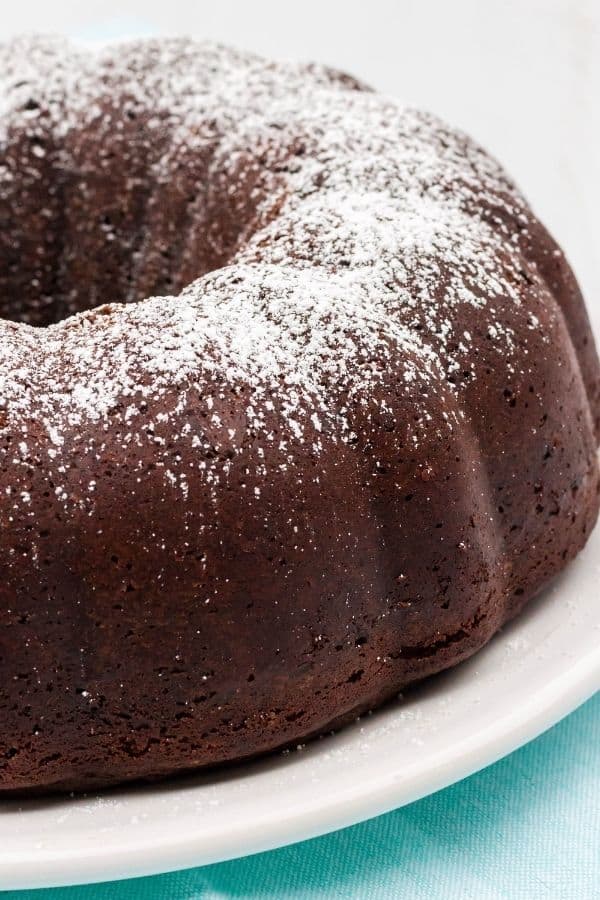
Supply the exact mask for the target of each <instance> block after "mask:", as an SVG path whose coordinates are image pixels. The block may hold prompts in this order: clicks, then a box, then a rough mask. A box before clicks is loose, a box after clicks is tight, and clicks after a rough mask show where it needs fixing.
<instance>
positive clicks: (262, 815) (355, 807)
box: [0, 528, 600, 888]
mask: <svg viewBox="0 0 600 900" xmlns="http://www.w3.org/2000/svg"><path fill="white" fill-rule="evenodd" d="M598 689H600V528H597V529H596V531H595V533H594V534H593V536H592V538H591V540H590V541H589V543H588V546H587V548H586V549H585V551H584V553H583V554H582V555H581V556H580V557H579V558H578V559H577V560H576V562H575V563H574V564H573V565H572V566H571V567H570V568H569V569H568V571H567V572H565V573H564V574H563V576H562V577H561V578H560V579H559V580H558V581H557V582H556V583H555V584H554V586H553V587H552V588H551V589H550V590H549V591H547V592H546V593H545V594H544V596H543V597H540V599H539V600H538V601H536V602H535V603H533V604H532V605H531V606H530V608H529V609H528V610H526V612H525V613H524V614H523V615H522V616H521V617H520V618H519V619H518V620H517V621H516V622H514V623H513V624H512V625H510V626H509V627H507V628H506V629H504V631H503V632H502V633H501V634H500V635H498V636H497V637H496V638H495V639H494V640H493V641H492V642H491V644H489V645H488V647H486V648H485V649H484V650H483V651H482V652H480V653H479V654H478V655H477V656H476V657H474V658H473V659H472V660H470V661H469V662H467V663H464V664H463V665H461V666H458V667H457V668H456V669H454V670H452V671H451V672H448V673H445V674H443V675H441V676H438V677H436V678H434V679H431V680H430V681H429V682H428V683H427V684H425V685H422V686H421V687H420V688H418V689H416V690H414V691H412V692H410V694H409V695H407V696H406V697H405V698H404V699H402V700H399V701H398V702H396V703H394V704H391V705H389V706H387V707H386V708H385V709H383V710H380V711H379V712H377V713H375V714H374V715H371V716H368V717H366V718H364V719H363V720H362V721H360V722H357V723H356V724H355V725H353V726H351V727H349V728H347V729H346V730H344V731H342V732H341V733H340V734H337V735H335V736H329V737H326V738H323V739H322V740H320V741H316V742H314V743H312V744H310V745H308V746H307V747H305V748H304V749H301V750H298V751H294V752H291V753H288V754H283V755H282V754H279V755H276V756H272V757H270V758H268V759H266V760H264V761H262V762H259V763H253V764H250V765H244V766H238V767H236V768H233V769H230V770H229V771H228V772H224V773H219V774H217V775H215V774H212V775H204V776H197V777H194V778H188V779H184V780H179V781H176V782H173V783H171V784H166V785H160V786H153V787H138V788H130V789H124V790H119V791H114V792H110V793H105V794H104V795H102V796H91V795H90V796H87V797H83V798H81V797H80V798H75V799H72V798H66V799H53V800H50V801H42V800H35V801H30V802H27V803H21V804H17V803H12V804H2V805H1V806H0V888H24V887H42V886H45V887H46V886H51V885H66V884H74V883H83V882H91V881H106V880H110V879H113V878H123V877H128V876H135V875H145V874H152V873H156V872H164V871H167V870H170V869H177V868H185V867H189V866H194V865H200V864H203V863H208V862H215V861H217V860H223V859H228V858H232V857H236V856H242V855H245V854H248V853H254V852H256V851H258V850H266V849H269V848H273V847H278V846H281V845H283V844H287V843H291V842H293V841H298V840H301V839H303V838H309V837H314V836H316V835H319V834H323V833H325V832H327V831H332V830H334V829H336V828H340V827H342V826H345V825H350V824H352V823H354V822H357V821H360V820H362V819H366V818H368V817H370V816H374V815H377V814H378V813H382V812H385V811H387V810H390V809H393V808H394V807H398V806H401V805H402V804H405V803H409V802H410V801H412V800H416V799H418V798H419V797H423V796H425V795H426V794H429V793H432V792H433V791H436V790H438V789H439V788H442V787H445V786H446V785H448V784H451V783H452V782H454V781H457V780H458V779H460V778H463V777H464V776H466V775H469V774H471V773H472V772H474V771H476V770H477V769H480V768H482V767H483V766H486V765H488V764H489V763H491V762H493V761H494V760H496V759H498V758H499V757H501V756H503V755H504V754H506V753H509V752H510V751H511V750H514V749H515V748H517V747H519V746H520V745H521V744H523V743H525V742H526V741H528V740H530V739H531V738H533V737H535V736H536V735H537V734H539V733H540V732H541V731H543V730H544V729H545V728H548V727H549V726H550V725H552V724H553V723H554V722H556V721H558V719H560V718H561V717H562V716H564V715H566V713H568V712H570V711H571V710H572V709H574V708H575V707H576V706H578V704H580V703H582V702H583V701H584V700H585V699H586V698H587V697H589V696H591V694H593V693H594V692H595V691H596V690H598Z"/></svg>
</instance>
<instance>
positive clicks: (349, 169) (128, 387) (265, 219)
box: [0, 40, 525, 504]
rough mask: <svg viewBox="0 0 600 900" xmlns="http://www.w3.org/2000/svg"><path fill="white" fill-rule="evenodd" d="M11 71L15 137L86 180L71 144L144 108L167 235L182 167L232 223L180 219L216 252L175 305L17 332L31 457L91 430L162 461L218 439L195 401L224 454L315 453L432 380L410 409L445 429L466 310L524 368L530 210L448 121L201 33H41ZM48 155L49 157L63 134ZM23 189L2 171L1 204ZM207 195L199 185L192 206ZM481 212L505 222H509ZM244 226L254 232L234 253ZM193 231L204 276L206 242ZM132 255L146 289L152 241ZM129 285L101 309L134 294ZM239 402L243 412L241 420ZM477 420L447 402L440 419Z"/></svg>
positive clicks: (54, 456)
mask: <svg viewBox="0 0 600 900" xmlns="http://www.w3.org/2000/svg"><path fill="white" fill-rule="evenodd" d="M1 60H2V67H1V70H2V73H3V77H2V82H1V83H0V137H1V139H2V141H3V143H4V144H5V145H8V144H10V142H11V140H13V139H14V135H15V134H16V133H17V134H18V133H20V132H21V131H22V130H26V131H27V133H30V134H33V135H35V134H36V128H37V127H38V124H36V123H37V122H38V120H39V128H40V129H41V132H40V133H43V135H45V136H47V135H48V134H50V135H52V140H53V141H54V142H55V143H56V145H57V146H58V147H59V155H58V163H57V164H59V165H60V167H61V170H65V171H69V169H70V168H72V167H73V165H74V163H73V159H72V157H71V156H70V153H71V152H72V151H71V150H69V147H70V146H71V144H70V142H71V143H72V141H73V138H74V136H75V137H76V136H77V135H78V134H82V133H84V132H86V130H89V129H92V130H93V129H99V130H101V129H102V127H103V126H102V121H103V117H105V116H106V115H107V105H106V97H107V96H108V97H110V98H111V108H112V113H111V115H113V116H114V109H115V108H116V109H117V110H118V111H120V112H119V114H120V115H122V116H127V114H128V113H131V116H132V117H133V116H136V117H137V118H138V119H139V121H140V122H141V123H142V124H141V125H140V127H141V128H142V129H143V136H144V141H145V142H146V143H147V144H148V145H149V146H150V145H153V141H154V139H156V140H155V142H156V146H157V148H159V149H158V150H157V151H156V153H155V154H154V155H153V154H149V162H148V171H147V184H148V185H150V188H151V196H150V197H149V199H148V200H147V205H146V212H145V215H146V217H147V220H148V225H147V231H148V234H149V235H150V236H152V235H151V231H152V228H153V225H152V223H153V222H155V221H158V218H157V217H159V216H160V214H161V209H162V207H163V198H164V197H165V196H166V195H165V194H164V191H165V190H167V189H170V190H171V192H172V193H173V192H175V193H176V186H173V187H172V182H173V184H174V185H176V182H175V172H176V171H177V168H176V166H175V161H176V160H178V159H185V160H187V161H189V160H192V161H193V160H194V159H195V158H198V159H200V158H202V159H203V160H205V162H203V169H202V171H203V172H204V175H205V177H206V179H207V180H208V183H209V184H210V186H211V192H210V197H209V200H210V198H211V197H212V201H211V202H212V203H213V207H214V209H215V210H217V212H215V213H214V215H213V218H210V216H208V213H206V211H205V210H204V208H202V209H200V207H199V206H198V204H197V201H193V202H192V201H190V200H188V203H189V204H191V212H189V211H188V212H187V213H186V216H187V218H185V219H184V220H183V221H184V224H183V226H180V227H183V228H184V231H186V230H187V231H189V232H193V231H194V229H195V228H196V226H197V222H198V221H200V222H201V224H200V226H198V228H200V230H201V229H202V228H204V229H205V231H204V232H203V234H204V235H205V237H204V244H203V246H204V245H206V246H207V247H208V248H209V251H210V253H209V257H210V258H211V259H218V260H219V262H218V265H217V266H216V267H215V269H214V271H207V272H206V273H205V274H202V275H201V277H199V278H197V279H196V280H194V281H192V283H191V284H190V285H189V286H188V287H186V288H185V289H184V290H183V291H182V292H181V293H180V294H178V295H173V296H163V297H157V298H152V299H148V300H145V301H143V302H138V303H129V304H126V305H118V304H112V305H110V306H104V307H102V309H101V310H99V311H91V312H89V311H88V312H84V313H81V314H79V315H75V316H72V317H70V318H67V319H66V320H64V321H61V322H59V323H58V324H55V325H51V326H49V327H47V328H33V327H31V326H29V325H27V324H14V323H3V325H2V368H1V372H0V394H1V397H2V415H3V421H4V427H5V428H6V429H9V430H10V433H11V434H15V433H16V434H18V435H19V436H20V440H21V443H20V444H19V445H18V448H19V447H20V449H18V448H17V450H16V451H14V450H13V451H11V452H16V456H15V461H18V460H23V459H25V458H27V455H28V452H29V450H28V434H29V433H30V432H31V430H33V431H34V432H35V434H36V435H37V439H40V435H42V436H43V439H44V441H45V444H46V454H47V460H46V464H47V465H48V466H49V467H50V468H52V467H57V470H59V468H60V465H61V457H62V456H63V455H64V454H65V453H66V452H68V448H69V446H71V445H72V442H73V440H76V441H78V442H79V443H80V444H81V442H83V443H84V444H85V443H86V442H87V443H88V444H89V445H90V446H91V444H92V443H93V442H97V441H98V438H99V437H100V438H101V435H102V429H103V428H108V427H109V424H108V423H110V428H111V429H113V430H114V431H117V430H118V431H119V433H120V434H122V440H123V446H124V447H125V446H130V445H131V444H135V443H136V442H137V443H140V442H148V441H152V442H154V443H155V444H156V445H157V448H158V449H157V452H158V453H160V446H161V444H160V442H161V440H164V438H161V437H160V434H162V429H164V428H165V427H166V428H167V429H169V428H172V429H175V428H176V429H177V435H176V436H177V438H178V439H179V440H184V441H189V442H191V446H192V447H198V448H199V449H202V448H203V447H204V446H205V444H206V443H207V442H208V438H207V437H206V434H204V433H201V432H199V431H198V429H197V428H192V427H191V425H190V422H189V416H188V408H189V405H190V404H192V403H194V404H196V405H197V404H198V403H201V404H203V408H205V409H206V416H207V418H206V426H205V427H206V428H207V429H208V430H209V431H210V433H211V438H210V441H209V443H211V444H212V445H215V443H216V445H217V446H218V449H220V450H222V449H223V448H227V449H228V451H229V452H230V453H233V454H235V453H236V452H237V450H238V449H239V448H240V447H241V446H242V445H243V444H244V442H246V441H247V440H248V435H249V434H251V435H252V436H254V437H256V435H262V438H261V439H263V440H265V441H267V442H269V441H270V442H272V443H274V442H278V443H279V444H280V445H281V444H283V445H287V443H288V442H291V443H292V444H294V443H301V444H304V443H308V444H309V446H310V448H311V452H314V453H317V454H318V453H320V452H321V451H322V449H323V446H324V442H332V443H336V442H339V441H346V442H348V441H350V442H351V441H352V439H353V436H355V433H354V422H353V415H354V413H353V410H355V409H356V408H357V407H365V408H366V407H368V406H369V405H370V404H372V403H373V402H374V403H376V404H377V405H378V407H379V410H380V412H381V413H382V414H388V413H390V414H393V405H394V402H393V398H391V397H390V396H388V394H389V393H390V390H391V388H390V387H389V385H390V384H391V383H392V382H393V385H394V391H397V390H398V385H400V386H401V390H402V391H404V392H405V393H406V394H407V395H411V396H412V395H413V394H419V391H417V390H416V386H417V385H419V386H420V387H421V388H422V390H420V394H422V396H421V397H420V399H415V403H419V404H420V406H421V414H422V416H423V418H424V419H427V417H428V408H427V403H428V399H427V397H428V395H429V396H430V397H431V395H432V394H435V392H436V391H438V390H439V389H440V386H444V389H446V388H447V385H448V384H451V385H452V384H453V373H455V372H457V371H464V370H467V372H468V371H469V367H470V362H469V360H470V353H471V349H472V344H473V341H474V340H476V339H477V338H476V336H475V335H474V334H473V333H472V331H471V328H470V327H467V326H468V324H469V322H470V313H469V310H479V312H480V313H481V312H482V311H483V313H482V314H483V317H484V320H485V322H486V328H487V337H488V338H489V339H490V340H492V341H493V343H494V345H495V346H497V348H498V353H499V355H501V356H502V357H510V355H511V352H512V349H513V342H514V335H513V332H512V330H511V328H510V327H509V326H508V325H506V324H503V322H502V316H501V315H500V314H499V309H500V308H501V307H502V305H503V304H506V303H512V304H515V305H518V304H519V302H520V300H519V293H518V290H517V288H516V286H515V285H516V284H517V283H518V280H519V272H520V270H521V268H522V266H523V260H522V259H521V256H520V253H519V248H518V245H517V243H516V242H515V241H514V240H513V237H514V235H513V233H512V232H511V226H510V225H509V224H507V221H509V220H514V221H516V220H517V219H518V217H519V216H520V217H521V219H522V218H523V215H524V214H523V211H522V201H521V200H520V198H519V196H518V194H517V193H516V191H515V190H514V188H513V187H512V186H511V185H510V184H509V183H508V182H507V180H506V178H505V176H504V175H503V173H502V172H501V170H500V169H499V167H498V166H497V165H496V164H495V163H494V162H493V161H492V160H490V159H489V157H487V156H486V155H485V154H483V153H482V152H481V151H480V150H479V149H478V148H477V147H475V146H474V145H473V144H471V143H470V142H469V141H468V140H467V139H466V138H465V137H464V136H462V135H460V134H458V133H455V132H452V131H450V130H449V129H448V128H446V127H445V126H444V125H443V124H441V123H440V122H439V121H438V120H436V119H434V118H433V117H430V116H427V115H425V114H423V113H419V112H417V111H415V110H412V109H407V108H405V107H403V106H401V105H400V104H398V103H397V102H395V101H393V100H391V99H390V98H387V97H384V96H381V95H378V94H375V93H372V92H369V91H366V90H357V89H356V85H355V84H354V83H353V82H351V81H349V80H348V79H345V78H344V77H342V76H339V75H337V74H336V73H331V72H330V71H329V70H327V69H325V68H322V67H317V66H302V65H292V64H277V65H274V64H272V63H269V62H265V61H263V60H261V59H259V58H257V57H254V56H252V55H249V54H243V53H239V52H237V51H234V50H230V49H227V48H223V47H219V46H213V45H206V44H196V43H193V42H190V41H185V40H174V41H165V42H161V43H157V42H142V43H138V44H134V45H131V46H128V47H127V48H118V49H116V50H115V49H109V50H103V51H101V52H100V53H99V54H98V55H97V56H95V55H94V54H89V53H87V52H85V53H84V52H83V51H77V50H75V49H73V48H71V47H68V46H66V45H64V44H63V43H61V42H56V41H52V40H33V41H32V42H31V41H27V42H25V43H17V44H15V45H8V47H5V48H4V49H3V50H2V52H1ZM32 97H34V98H35V102H33V101H32V99H31V98H32ZM111 121H113V119H111ZM34 148H35V152H34V153H33V157H32V158H33V160H35V159H39V161H40V164H41V162H42V160H43V159H44V157H45V149H44V148H45V144H44V143H42V142H38V143H34ZM182 154H183V156H182ZM32 158H31V157H30V162H29V163H28V164H29V165H32V164H33V165H35V162H33V163H32V162H31V159H32ZM98 165H99V166H103V165H104V162H103V161H102V160H99V162H98ZM190 165H191V163H189V162H188V165H187V167H188V177H189V181H190V183H191V182H193V172H191V174H189V169H190ZM184 168H185V167H184ZM14 178H15V173H14V171H10V170H9V169H8V168H7V167H3V168H0V192H2V194H3V195H6V196H9V193H10V190H11V187H10V185H11V182H12V181H13V180H14ZM177 178H183V179H184V181H185V178H186V174H185V171H184V174H183V175H181V176H180V175H179V174H178V175H177ZM153 186H155V190H154V193H152V187H153ZM192 186H193V185H192ZM134 189H137V186H136V184H134V185H133V187H132V191H133V190H134ZM82 190H83V191H84V193H85V185H84V186H83V187H82ZM190 190H191V188H190V187H189V186H188V184H187V182H186V183H185V184H184V187H182V188H181V193H182V194H185V193H188V194H189V193H190ZM207 202H208V201H207ZM194 203H196V205H194ZM484 207H485V208H486V209H488V210H489V209H490V208H497V209H499V210H502V211H504V212H505V213H506V214H507V215H506V217H505V218H497V220H493V219H491V218H490V216H489V215H487V216H484V215H483V214H482V213H481V210H482V208H484ZM207 208H208V209H209V211H210V208H211V207H210V206H208V207H207ZM223 210H225V211H226V212H225V213H223V212H222V211H223ZM178 215H179V213H178ZM49 216H50V214H49ZM153 216H154V217H155V218H154V219H153ZM207 216H208V218H207ZM203 217H204V218H203ZM226 218H227V220H228V221H229V219H231V221H232V222H233V223H234V225H235V228H236V229H237V233H236V234H235V235H234V238H233V239H231V240H229V244H227V241H226V239H225V237H224V227H222V222H223V221H224V220H225V219H226ZM178 221H180V220H178ZM238 226H239V227H238ZM49 227H51V226H49ZM521 227H525V226H524V224H523V222H521ZM102 228H103V233H104V234H105V240H106V242H107V243H108V242H110V241H111V240H112V241H114V240H115V239H116V238H115V231H114V228H113V225H112V224H111V223H110V222H108V223H106V222H105V223H103V224H102ZM176 236H177V241H178V246H179V250H178V252H179V255H180V259H181V265H182V266H184V268H185V266H188V265H189V261H190V259H191V260H192V262H193V259H194V253H196V252H197V249H195V247H196V245H195V244H194V242H193V240H192V239H191V238H190V237H189V235H188V234H187V233H184V234H181V233H178V234H177V235H176ZM223 248H225V249H223ZM135 253H136V254H137V255H136V262H135V273H136V274H135V278H137V277H138V276H139V278H140V279H141V278H142V274H140V273H143V272H144V271H145V267H146V268H147V260H148V259H150V258H151V256H152V253H154V249H153V248H152V246H151V241H150V242H149V241H145V242H144V241H142V243H141V244H140V245H139V246H138V247H137V249H136V251H135ZM210 254H212V256H211V255H210ZM219 254H221V256H219ZM205 268H206V267H205ZM208 268H209V269H210V268H211V266H208ZM200 270H202V266H200ZM186 271H187V269H186ZM195 274H198V272H197V271H196V273H195ZM135 278H134V279H133V280H134V281H135ZM134 287H135V285H134V286H133V287H132V288H131V291H132V293H131V296H125V297H124V298H122V297H120V296H119V297H117V298H114V297H110V296H106V297H102V298H100V300H101V301H105V302H110V301H112V300H114V299H118V300H121V299H125V300H132V299H136V298H135V297H134V294H133V291H134ZM452 389H453V390H460V389H461V387H460V384H458V385H456V386H455V387H453V388H452ZM242 394H243V395H244V401H243V404H242V403H241V402H240V400H239V398H240V397H241V395H242ZM231 395H233V396H235V397H236V398H237V399H236V403H237V407H236V408H237V409H243V410H244V415H243V417H242V418H240V416H239V415H237V416H233V415H229V414H228V412H227V409H225V406H226V404H225V403H224V398H225V397H226V396H231ZM458 416H459V413H457V412H456V411H455V410H454V409H453V408H451V409H449V410H448V413H447V415H446V417H445V419H446V421H445V427H447V428H448V429H452V428H453V427H454V425H455V424H456V420H457V417H458ZM32 422H34V424H32ZM274 423H275V424H276V426H277V427H276V429H274ZM275 431H276V432H277V434H275ZM215 435H217V437H215ZM198 459H199V463H198V468H199V469H202V471H203V472H204V477H205V478H206V480H207V483H213V484H214V483H215V481H216V482H218V475H217V474H216V472H215V470H214V469H215V466H216V463H215V464H214V465H213V466H211V464H207V462H206V459H205V457H204V456H202V455H201V454H200V455H199V457H198ZM218 465H219V467H221V468H223V466H225V467H226V466H227V465H228V463H227V462H225V463H223V460H222V459H220V460H219V463H218ZM264 474H267V473H264ZM164 477H165V483H166V484H168V485H169V486H170V487H171V488H173V490H176V491H178V492H179V494H180V496H181V497H182V498H183V499H186V498H187V496H188V486H187V481H186V478H185V477H183V476H181V475H180V474H179V473H177V472H174V471H173V470H172V469H171V468H169V467H168V466H167V465H166V464H165V466H164ZM57 481H58V483H60V479H59V478H57ZM94 487H95V483H94ZM94 487H92V482H90V487H89V492H88V493H90V494H92V493H93V491H94ZM255 493H256V491H255ZM60 496H62V494H61V495H60ZM256 497H257V500H258V499H259V497H260V490H259V492H258V494H256ZM21 500H22V502H23V503H24V504H26V503H28V502H29V498H28V497H27V492H23V493H22V494H21ZM65 502H69V496H68V492H66V493H65Z"/></svg>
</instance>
